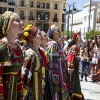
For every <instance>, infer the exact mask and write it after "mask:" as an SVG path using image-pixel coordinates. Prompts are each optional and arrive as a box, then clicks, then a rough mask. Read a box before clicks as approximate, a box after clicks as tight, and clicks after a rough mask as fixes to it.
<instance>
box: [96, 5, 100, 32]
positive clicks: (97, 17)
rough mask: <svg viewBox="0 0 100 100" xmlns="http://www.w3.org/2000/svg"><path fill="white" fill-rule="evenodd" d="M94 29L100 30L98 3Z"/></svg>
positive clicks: (99, 6)
mask: <svg viewBox="0 0 100 100" xmlns="http://www.w3.org/2000/svg"><path fill="white" fill-rule="evenodd" d="M96 30H98V31H100V3H98V7H97V15H96Z"/></svg>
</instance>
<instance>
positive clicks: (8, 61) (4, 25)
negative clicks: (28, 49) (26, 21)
mask: <svg viewBox="0 0 100 100" xmlns="http://www.w3.org/2000/svg"><path fill="white" fill-rule="evenodd" d="M22 31H23V22H22V21H21V19H20V17H19V15H18V14H17V13H14V12H11V11H6V12H5V13H4V14H2V15H1V17H0V100H22V81H21V77H20V76H21V67H22V65H23V56H22V52H21V49H20V47H19V46H18V45H17V44H16V43H15V38H16V36H17V34H20V33H22Z"/></svg>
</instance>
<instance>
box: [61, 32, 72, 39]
mask: <svg viewBox="0 0 100 100" xmlns="http://www.w3.org/2000/svg"><path fill="white" fill-rule="evenodd" d="M61 33H62V35H64V36H68V37H69V38H70V34H71V32H70V31H62V32H61ZM73 34H74V31H73V32H72V34H71V37H72V36H73Z"/></svg>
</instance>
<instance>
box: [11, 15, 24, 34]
mask: <svg viewBox="0 0 100 100" xmlns="http://www.w3.org/2000/svg"><path fill="white" fill-rule="evenodd" d="M23 25H24V24H23V22H22V21H21V19H20V17H19V16H16V17H15V18H14V19H13V21H12V23H11V26H10V29H9V31H10V32H11V33H15V34H16V35H17V34H20V33H22V31H23ZM10 32H9V33H10Z"/></svg>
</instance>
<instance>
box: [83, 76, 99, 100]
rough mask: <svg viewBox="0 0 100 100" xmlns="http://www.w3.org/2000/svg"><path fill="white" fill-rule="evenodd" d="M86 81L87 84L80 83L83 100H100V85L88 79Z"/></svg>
mask: <svg viewBox="0 0 100 100" xmlns="http://www.w3.org/2000/svg"><path fill="white" fill-rule="evenodd" d="M87 79H88V81H87V82H85V80H83V81H82V82H81V88H82V92H83V94H84V98H85V100H100V85H99V84H98V83H96V82H94V83H93V82H92V81H91V79H90V78H89V77H88V78H87Z"/></svg>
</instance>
